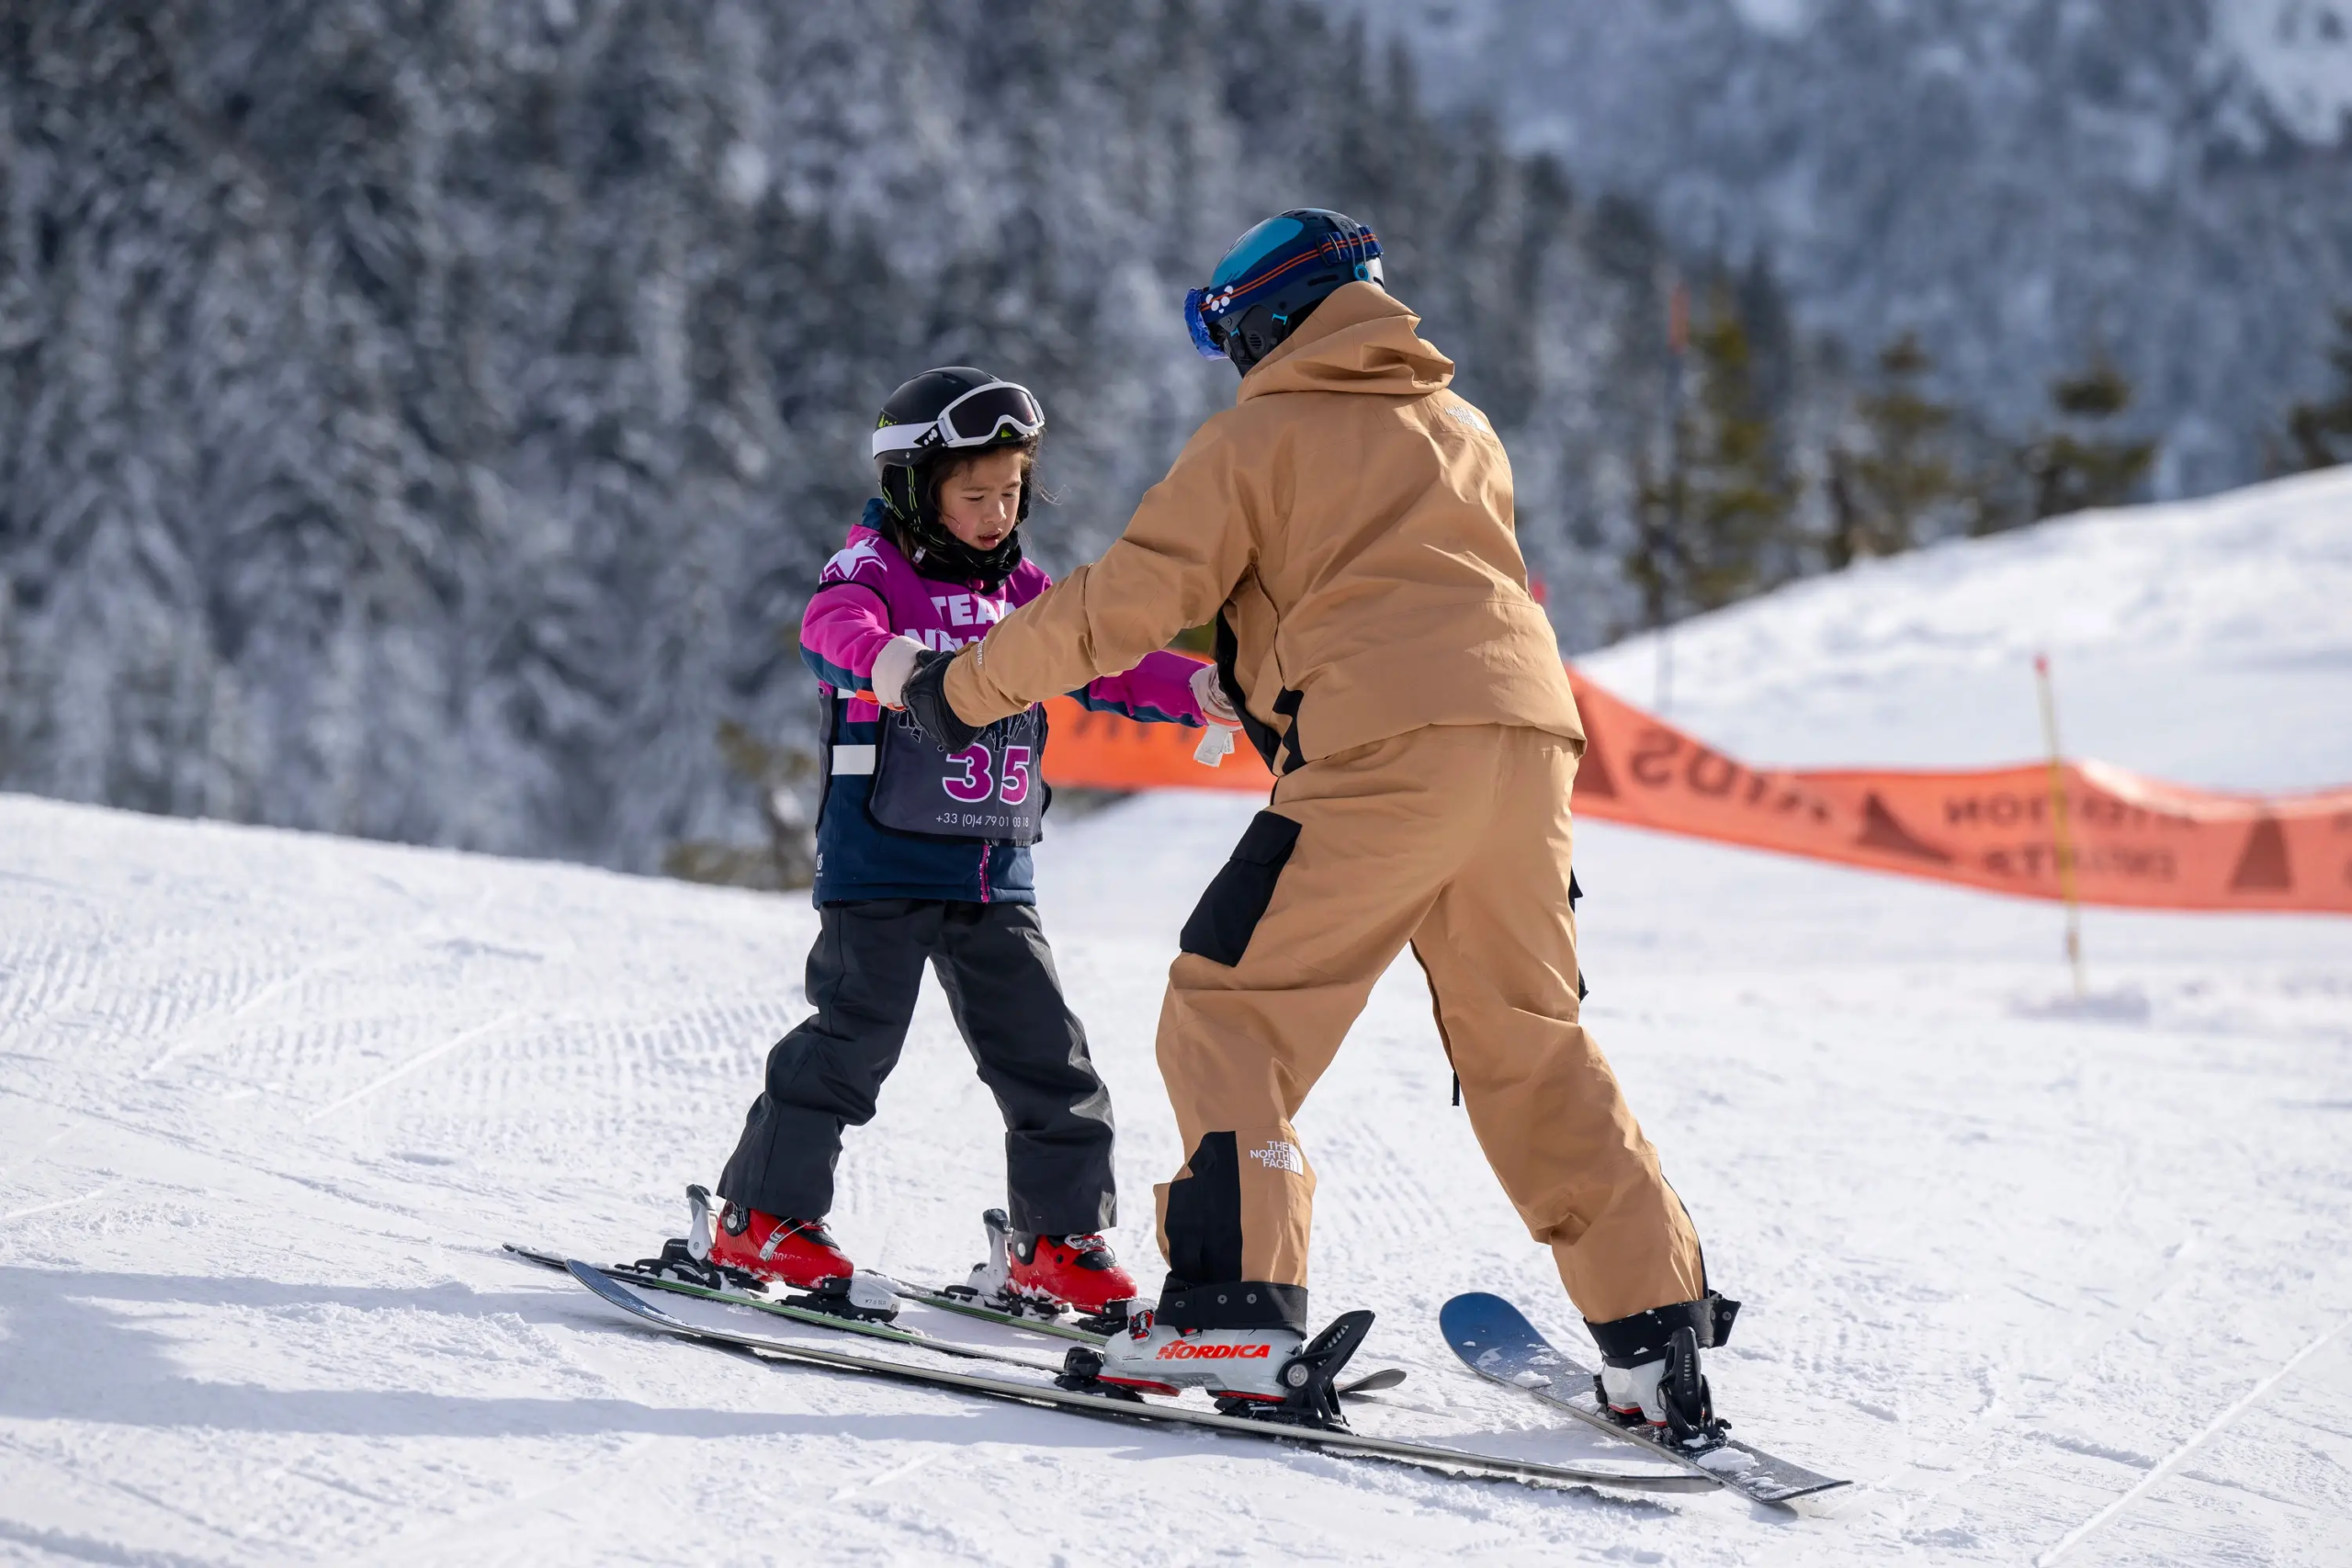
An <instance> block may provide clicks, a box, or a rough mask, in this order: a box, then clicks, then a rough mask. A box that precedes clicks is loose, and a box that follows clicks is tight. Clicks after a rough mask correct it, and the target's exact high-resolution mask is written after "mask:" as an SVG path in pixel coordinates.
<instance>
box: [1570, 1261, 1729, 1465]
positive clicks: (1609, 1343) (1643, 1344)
mask: <svg viewBox="0 0 2352 1568" xmlns="http://www.w3.org/2000/svg"><path fill="white" fill-rule="evenodd" d="M1738 1314H1739V1303H1737V1302H1729V1301H1725V1300H1724V1298H1723V1297H1722V1296H1720V1295H1718V1294H1716V1293H1715V1292H1712V1291H1711V1292H1708V1293H1707V1295H1706V1297H1705V1299H1704V1300H1702V1301H1696V1302H1687V1303H1679V1304H1678V1305H1676V1306H1671V1307H1659V1308H1655V1309H1653V1310H1651V1311H1649V1312H1643V1313H1636V1314H1634V1315H1633V1316H1631V1317H1627V1318H1620V1319H1618V1320H1617V1321H1615V1322H1613V1323H1607V1324H1599V1325H1592V1330H1593V1338H1594V1340H1595V1341H1596V1342H1598V1343H1599V1344H1600V1373H1599V1375H1598V1376H1596V1377H1595V1378H1594V1379H1593V1380H1592V1381H1593V1385H1594V1391H1595V1392H1596V1393H1599V1394H1600V1403H1601V1404H1602V1405H1603V1406H1604V1407H1605V1408H1606V1409H1607V1410H1608V1412H1609V1415H1610V1418H1611V1419H1612V1420H1614V1421H1615V1422H1616V1423H1617V1424H1618V1425H1619V1426H1621V1427H1635V1428H1642V1429H1645V1430H1646V1431H1647V1433H1648V1435H1649V1436H1651V1437H1652V1438H1657V1440H1659V1441H1661V1442H1668V1443H1672V1444H1674V1445H1675V1446H1677V1447H1679V1448H1683V1449H1689V1450H1705V1449H1710V1448H1713V1447H1715V1446H1716V1445H1718V1444H1720V1443H1721V1442H1722V1441H1723V1440H1724V1430H1725V1428H1727V1427H1730V1425H1731V1423H1730V1422H1728V1421H1724V1420H1720V1419H1718V1418H1717V1417H1716V1416H1715V1410H1714V1393H1713V1390H1711V1389H1710V1388H1708V1386H1707V1379H1706V1375H1705V1373H1704V1372H1703V1371H1702V1370H1701V1368H1700V1364H1699V1350H1700V1347H1701V1346H1702V1345H1720V1344H1722V1343H1723V1342H1724V1340H1726V1339H1728V1338H1729V1337H1731V1324H1732V1319H1733V1318H1735V1317H1736V1316H1737V1315H1738ZM1702 1328H1703V1329H1704V1330H1705V1336H1704V1337H1703V1338H1702V1335H1701V1330H1702Z"/></svg>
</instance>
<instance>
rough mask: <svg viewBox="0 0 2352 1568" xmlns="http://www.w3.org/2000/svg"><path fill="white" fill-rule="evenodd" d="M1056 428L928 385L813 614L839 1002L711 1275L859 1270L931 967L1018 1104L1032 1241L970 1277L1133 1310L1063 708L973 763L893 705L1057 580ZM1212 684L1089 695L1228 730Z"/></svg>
mask: <svg viewBox="0 0 2352 1568" xmlns="http://www.w3.org/2000/svg"><path fill="white" fill-rule="evenodd" d="M1045 428H1046V417H1045V414H1044V412H1043V411H1042V410H1041V409H1039V407H1038V406H1037V401H1036V400H1035V398H1034V397H1032V396H1031V395H1030V394H1029V392H1028V391H1027V390H1026V389H1023V388H1022V387H1019V386H1015V385H1014V384H1012V383H1011V382H1009V381H1000V380H998V379H996V378H994V377H992V376H989V375H988V374H986V373H985V372H982V371H979V370H975V369H972V368H970V367H962V366H956V367H946V368H943V369H937V370H928V371H925V372H924V373H923V374H922V375H921V376H918V377H916V378H914V379H913V380H911V381H909V382H907V383H906V384H905V385H904V386H902V387H900V388H899V389H898V390H897V391H895V392H893V393H892V394H891V395H890V398H889V400H888V402H886V403H884V404H883V405H882V416H881V419H880V421H879V422H878V425H877V428H876V430H875V432H874V438H873V457H874V466H875V470H876V475H877V477H878V478H879V479H880V481H881V490H882V493H881V496H880V497H879V498H878V499H876V500H872V501H869V502H866V503H865V517H864V518H863V520H861V521H860V522H859V523H858V525H856V526H854V527H853V528H852V529H851V530H850V532H849V539H848V542H847V543H846V545H845V546H844V547H842V550H841V552H840V553H839V554H837V555H835V556H834V557H833V558H832V559H831V561H829V562H827V563H826V566H825V568H824V570H823V572H822V573H821V574H820V580H819V587H818V589H817V592H816V594H815V596H814V597H813V598H811V599H810V600H809V608H808V612H807V614H806V615H805V616H804V617H803V619H802V621H801V625H800V652H801V657H802V659H803V660H806V661H807V662H808V665H809V669H810V670H811V671H814V672H815V674H816V676H817V680H818V682H819V690H820V694H821V695H822V698H823V701H824V704H825V743H826V759H827V766H828V771H829V773H830V777H829V779H828V782H827V786H826V790H825V795H824V802H823V806H822V808H821V810H820V814H819V817H818V824H817V886H816V903H817V908H818V911H819V919H820V925H819V931H818V936H817V943H816V946H815V947H814V948H813V949H811V950H810V952H809V968H808V986H807V990H808V998H809V1002H810V1003H811V1004H812V1005H814V1006H815V1008H816V1012H815V1014H814V1015H813V1016H811V1017H809V1019H807V1020H805V1021H802V1022H801V1023H800V1024H799V1025H798V1026H797V1027H796V1028H795V1029H794V1030H793V1031H792V1032H790V1033H788V1034H786V1036H785V1037H784V1038H783V1039H782V1040H781V1041H779V1042H777V1043H776V1045H775V1049H774V1050H772V1051H771V1052H770V1053H769V1054H768V1063H767V1078H766V1085H765V1088H764V1089H763V1091H762V1092H761V1094H760V1097H759V1099H758V1100H755V1101H754V1102H753V1103H752V1109H751V1113H750V1114H749V1116H747V1117H746V1118H745V1121H744V1124H743V1135H742V1139H741V1142H740V1143H739V1144H738V1145H736V1149H735V1153H734V1156H732V1157H731V1158H730V1159H729V1160H728V1162H727V1168H726V1170H725V1172H724V1173H723V1174H722V1175H721V1177H720V1179H719V1187H718V1190H719V1195H720V1197H721V1199H722V1200H723V1205H722V1207H721V1209H720V1211H719V1215H718V1224H717V1225H716V1226H705V1225H703V1224H697V1226H696V1227H695V1228H696V1233H697V1234H696V1238H695V1239H696V1243H697V1249H698V1250H699V1249H700V1247H701V1244H703V1243H704V1242H705V1241H706V1239H707V1256H704V1257H703V1258H702V1260H703V1262H704V1263H705V1264H706V1265H718V1267H720V1268H722V1269H729V1270H737V1271H740V1273H741V1274H742V1275H749V1276H752V1278H753V1279H756V1280H760V1281H763V1282H775V1283H778V1284H782V1285H786V1286H789V1287H793V1288H796V1289H803V1290H806V1289H813V1288H816V1287H818V1286H819V1285H820V1283H821V1282H823V1281H825V1280H833V1279H839V1278H842V1277H843V1276H847V1275H849V1274H850V1273H851V1272H852V1267H851V1263H850V1259H849V1258H848V1257H847V1256H846V1255H845V1254H844V1253H843V1252H842V1249H841V1247H840V1246H839V1245H838V1244H837V1243H836V1242H835V1241H834V1239H833V1237H832V1236H831V1234H830V1233H829V1232H828V1231H827V1230H826V1228H825V1217H826V1215H827V1214H828V1213H830V1212H831V1208H832V1203H833V1168H834V1163H835V1161H836V1160H838V1159H839V1157H840V1155H841V1146H842V1129H843V1128H844V1127H848V1126H863V1125H865V1122H868V1121H870V1120H871V1119H872V1118H873V1116H874V1112H875V1102H876V1095H877V1094H878V1093H879V1091H880V1089H881V1087H882V1081H883V1079H884V1078H886V1077H888V1076H889V1073H890V1069H891V1068H892V1067H893V1066H896V1065H897V1064H898V1060H899V1049H900V1047H901V1046H902V1045H903V1044H904V1043H905V1041H906V1034H907V1027H908V1024H909V1022H910V1020H911V1019H912V1017H913V1014H914V1008H915V994H916V991H917V989H918V987H920V985H921V984H922V971H923V965H924V964H925V963H926V962H928V963H929V964H931V966H932V968H933V972H934V973H936V974H937V975H938V976H939V982H940V988H941V989H942V990H944V992H945V993H946V996H947V1005H948V1008H949V1010H950V1011H951V1012H952V1013H953V1014H954V1016H955V1020H956V1028H957V1029H958V1030H959V1031H961V1032H962V1033H963V1036H964V1043H965V1044H966V1045H967V1047H968V1048H969V1049H970V1051H971V1053H972V1057H973V1061H974V1062H975V1064H976V1065H977V1066H978V1069H979V1075H980V1078H981V1081H983V1082H984V1083H986V1084H987V1085H988V1086H989V1089H990V1091H991V1092H992V1093H994V1095H995V1096H996V1100H997V1105H998V1108H999V1109H1000V1110H1001V1111H1002V1112H1003V1113H1004V1125H1005V1136H1004V1142H1005V1165H1006V1175H1007V1178H1008V1185H1009V1188H1010V1192H1009V1198H1010V1201H1009V1204H1008V1208H1009V1211H1010V1235H999V1236H997V1237H995V1238H994V1239H995V1240H996V1241H997V1242H998V1244H999V1245H997V1246H995V1247H992V1249H991V1251H992V1263H991V1264H984V1265H982V1267H981V1268H980V1269H976V1270H975V1271H974V1277H973V1284H974V1285H975V1286H976V1287H978V1288H979V1289H980V1291H981V1292H982V1294H983V1295H984V1296H989V1297H993V1298H995V1299H996V1301H997V1302H998V1303H999V1304H1002V1305H1005V1306H1008V1307H1013V1308H1015V1309H1016V1310H1017V1309H1018V1307H1019V1306H1021V1305H1022V1304H1024V1303H1026V1304H1034V1305H1039V1306H1045V1307H1047V1308H1053V1307H1069V1308H1073V1309H1075V1310H1077V1311H1078V1312H1080V1314H1086V1315H1090V1316H1099V1315H1105V1314H1106V1309H1111V1310H1110V1311H1109V1312H1108V1314H1107V1315H1109V1316H1111V1317H1114V1318H1116V1317H1119V1316H1121V1315H1122V1312H1121V1310H1120V1309H1118V1308H1117V1307H1116V1306H1115V1303H1124V1302H1125V1301H1128V1300H1131V1299H1132V1298H1133V1297H1134V1296H1135V1294H1136V1284H1135V1281H1134V1280H1133V1279H1132V1278H1130V1277H1129V1276H1128V1274H1127V1272H1126V1270H1125V1269H1122V1268H1120V1267H1119V1266H1118V1262H1117V1260H1116V1258H1114V1256H1113V1255H1112V1252H1111V1249H1110V1248H1109V1247H1106V1246H1104V1245H1103V1238H1102V1236H1101V1235H1100V1234H1099V1233H1100V1232H1101V1230H1102V1229H1103V1227H1104V1226H1106V1225H1109V1224H1113V1223H1114V1220H1115V1218H1116V1211H1117V1200H1116V1196H1115V1192H1114V1181H1113V1176H1112V1169H1111V1143H1112V1120H1111V1097H1110V1093H1109V1091H1108V1090H1107V1089H1104V1087H1103V1080H1102V1078H1101V1077H1100V1076H1099V1075H1098V1074H1097V1073H1096V1072H1095V1069H1094V1064H1093V1061H1092V1060H1091V1057H1090V1056H1089V1055H1088V1053H1087V1046H1086V1031H1085V1029H1084V1028H1083V1027H1082V1026H1081V1025H1080V1022H1079V1021H1078V1019H1077V1017H1076V1016H1075V1015H1073V1014H1072V1013H1071V1012H1070V1010H1069V1006H1068V1005H1067V1004H1066V1003H1065V1002H1064V1000H1063V999H1062V993H1061V986H1060V983H1059V981H1058V980H1057V977H1056V976H1055V973H1054V962H1053V953H1052V952H1051V950H1050V949H1049V948H1048V947H1047V946H1046V933H1045V931H1044V928H1043V927H1042V926H1041V925H1040V924H1039V922H1038V919H1037V911H1036V908H1035V903H1036V895H1035V891H1034V888H1033V885H1032V882H1031V876H1030V863H1029V850H1028V846H1029V845H1030V844H1031V843H1032V842H1034V841H1035V840H1036V839H1037V837H1038V836H1039V831H1038V830H1039V821H1040V818H1041V817H1042V816H1043V814H1044V810H1045V807H1046V794H1047V792H1046V786H1045V785H1044V784H1043V783H1042V782H1041V781H1040V780H1039V778H1038V773H1039V767H1040V763H1041V761H1042V759H1043V754H1044V750H1045V744H1046V727H1045V710H1044V709H1043V708H1042V707H1034V706H1033V707H1029V708H1027V709H1026V710H1024V711H1023V712H1020V713H1017V714H1014V715H1013V716H1011V717H1010V718H1008V719H1007V720H1005V721H1004V722H1003V723H1001V724H998V725H994V726H991V727H990V728H989V730H988V731H987V732H986V733H984V734H983V735H982V736H980V738H979V739H978V740H977V741H975V743H973V744H972V745H970V746H967V747H965V748H963V749H961V750H955V751H953V752H950V751H948V750H944V749H943V748H940V747H938V746H935V745H933V743H932V742H931V741H930V740H929V739H927V738H925V737H924V736H923V735H922V732H921V731H920V730H918V729H917V728H915V727H914V726H913V724H912V723H911V722H910V720H908V719H907V717H906V716H905V715H904V714H903V713H902V712H899V711H894V710H898V709H899V707H900V700H899V699H900V689H901V687H903V685H904V684H905V682H906V679H907V676H908V674H909V673H910V671H912V670H913V669H914V664H915V656H916V655H917V654H919V653H922V652H924V651H926V650H942V649H944V650H953V649H958V648H961V647H963V646H964V645H965V644H966V643H967V642H973V641H977V640H978V637H980V635H981V634H982V633H983V632H985V631H987V630H988V628H989V626H993V625H995V624H996V623H997V622H998V621H999V620H1001V619H1002V618H1003V617H1004V615H1006V614H1007V613H1009V612H1010V611H1011V610H1012V609H1013V608H1015V607H1016V606H1019V605H1022V604H1027V603H1028V602H1029V601H1030V600H1032V599H1035V597H1036V596H1037V595H1038V594H1040V593H1042V592H1045V591H1046V587H1047V586H1048V585H1049V584H1050V582H1051V581H1052V580H1051V579H1050V578H1048V577H1047V576H1046V573H1045V572H1044V571H1043V570H1039V568H1037V567H1036V566H1035V564H1032V563H1030V562H1026V561H1024V560H1023V559H1022V550H1021V536H1020V532H1019V529H1020V525H1021V523H1022V522H1023V520H1024V519H1026V518H1027V516H1028V515H1029V505H1030V501H1031V497H1032V494H1033V492H1034V489H1035V485H1034V481H1033V479H1032V478H1031V470H1032V468H1033V467H1034V465H1035V461H1036V457H1037V449H1038V444H1039V442H1040V440H1041V438H1042V437H1043V435H1044V434H1045ZM1215 675H1216V672H1215V671H1214V669H1213V668H1212V667H1210V666H1208V665H1204V664H1201V663H1198V662H1196V661H1194V660H1189V659H1186V658H1184V657H1183V656H1182V655H1181V654H1175V653H1167V652H1154V653H1148V654H1146V655H1145V656H1144V657H1143V658H1142V660H1140V661H1139V662H1138V663H1136V666H1135V667H1134V668H1133V669H1132V670H1129V671H1126V672H1125V673H1124V674H1119V675H1111V676H1105V677H1103V678H1101V679H1098V680H1094V681H1091V682H1089V683H1088V684H1087V685H1086V686H1084V687H1083V688H1081V689H1080V690H1079V691H1078V692H1075V693H1073V695H1074V696H1076V697H1078V698H1079V700H1080V701H1081V702H1083V703H1084V704H1086V705H1087V706H1089V707H1091V708H1097V709H1109V710H1111V711H1114V712H1117V713H1122V714H1125V715H1127V716H1130V717H1134V718H1141V719H1157V720H1164V721H1168V722H1172V723H1176V724H1183V725H1191V726H1195V727H1198V726H1201V725H1202V724H1204V722H1218V721H1222V722H1223V724H1224V725H1225V726H1227V728H1230V727H1232V726H1233V725H1235V724H1237V723H1238V720H1237V719H1235V718H1234V716H1232V712H1231V710H1230V708H1228V707H1227V706H1226V705H1225V702H1224V698H1223V694H1222V693H1218V692H1216V691H1215V690H1214V685H1213V682H1214V681H1215ZM1204 686H1207V687H1208V688H1209V691H1210V694H1209V695H1208V696H1207V697H1206V699H1205V704H1206V706H1207V707H1208V708H1209V710H1210V711H1209V714H1208V716H1205V717H1204V712H1203V709H1204V695H1203V688H1204ZM699 1201H700V1198H699V1194H697V1202H698V1203H699ZM989 1220H990V1222H991V1223H992V1228H993V1223H994V1222H995V1221H996V1220H997V1216H996V1215H995V1214H994V1213H991V1214H990V1215H989Z"/></svg>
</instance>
